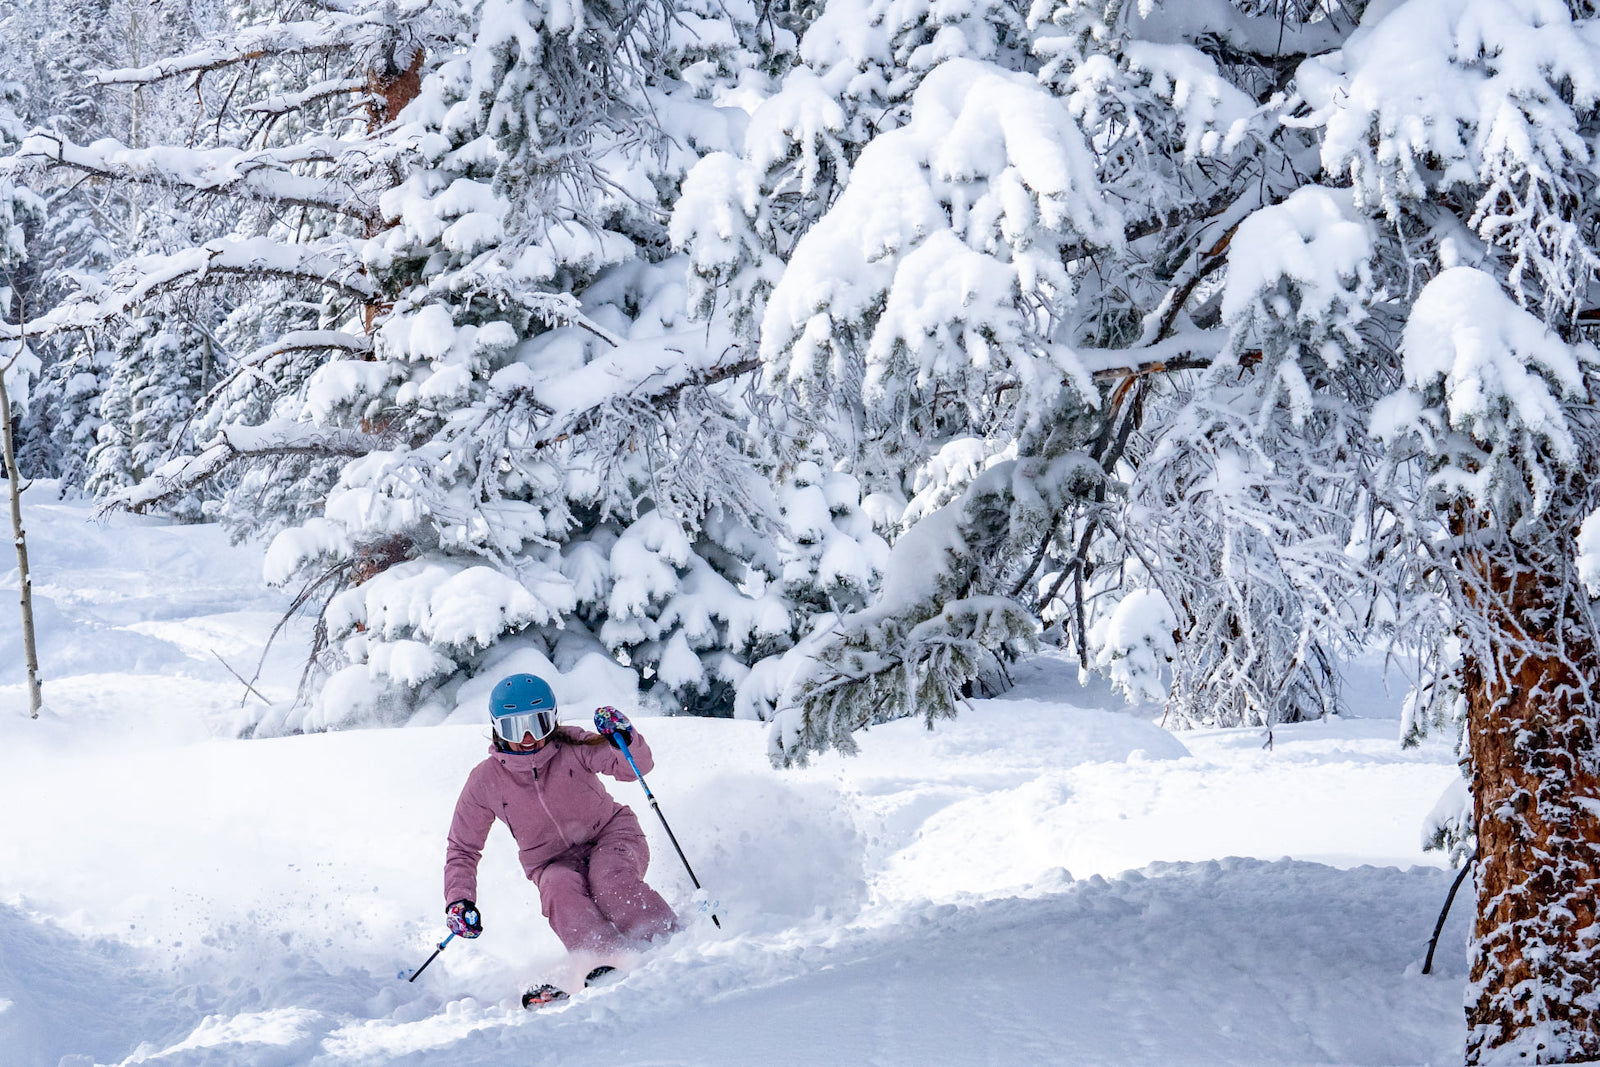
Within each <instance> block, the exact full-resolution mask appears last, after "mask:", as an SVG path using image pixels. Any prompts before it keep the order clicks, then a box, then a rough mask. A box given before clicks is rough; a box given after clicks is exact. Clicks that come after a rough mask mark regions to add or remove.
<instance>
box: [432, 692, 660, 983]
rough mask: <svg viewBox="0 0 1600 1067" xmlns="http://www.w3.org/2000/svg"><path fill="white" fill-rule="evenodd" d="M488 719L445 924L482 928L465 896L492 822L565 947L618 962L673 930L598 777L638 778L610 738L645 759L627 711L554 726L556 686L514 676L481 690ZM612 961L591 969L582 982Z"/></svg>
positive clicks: (470, 931) (638, 840) (454, 845)
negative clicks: (504, 834) (485, 753)
mask: <svg viewBox="0 0 1600 1067" xmlns="http://www.w3.org/2000/svg"><path fill="white" fill-rule="evenodd" d="M489 719H490V722H491V724H492V725H493V728H494V735H493V743H492V745H491V747H490V750H489V751H490V754H489V758H488V759H486V760H484V761H483V762H482V763H480V764H478V765H477V766H476V767H474V768H473V769H472V773H471V774H469V775H468V776H467V783H466V785H465V786H464V787H463V788H462V790H461V798H460V799H459V800H458V801H456V811H455V817H454V819H452V820H451V823H450V837H449V844H448V847H447V848H446V850H445V863H444V898H445V900H446V901H448V902H449V903H448V904H447V905H446V907H445V914H446V916H447V919H448V922H449V924H450V931H451V932H452V933H454V934H455V935H457V936H458V937H468V938H470V937H477V936H478V935H479V934H481V933H482V932H483V923H482V920H481V918H480V916H479V913H478V908H477V904H476V903H475V902H474V900H475V898H476V897H477V892H478V860H479V858H480V857H481V856H482V855H483V843H484V841H485V840H486V839H487V838H488V836H489V828H490V827H491V826H493V825H494V821H495V820H496V819H500V820H501V821H502V822H504V823H505V824H506V826H507V827H508V828H509V829H510V830H511V836H512V837H513V838H515V839H516V842H517V848H518V852H519V856H520V858H521V861H522V869H523V871H524V872H526V874H527V876H528V878H529V880H530V881H532V882H533V883H534V884H535V885H537V886H538V887H539V903H540V907H541V910H542V911H543V912H544V917H545V918H546V919H547V920H549V922H550V926H551V928H552V929H554V930H555V932H556V936H557V937H559V938H560V939H561V943H562V944H563V945H565V946H566V947H567V951H569V952H589V953H593V954H595V956H596V957H598V958H601V959H608V958H609V959H615V958H616V956H617V954H618V953H620V952H623V951H625V950H627V949H630V948H636V947H640V946H642V945H643V944H644V943H645V942H648V941H651V940H653V939H655V938H657V937H661V936H664V935H666V934H670V933H672V932H673V931H675V930H676V929H677V928H678V922H677V917H676V916H675V915H674V914H673V912H672V908H671V907H670V906H669V905H668V904H667V902H666V901H665V900H663V899H661V895H660V894H659V893H657V892H656V891H655V890H654V889H651V888H650V887H649V886H648V885H646V884H645V882H644V872H645V868H646V867H647V866H648V865H649V862H650V849H649V846H648V845H647V844H646V843H645V838H644V833H643V832H642V831H641V830H640V829H639V820H638V819H637V818H636V817H635V816H634V814H633V811H632V809H630V808H628V807H627V806H626V805H623V804H619V803H617V802H616V801H615V800H613V799H612V798H611V794H609V793H607V792H606V789H605V786H603V785H602V784H601V783H600V779H599V777H598V775H599V774H609V775H610V776H611V777H613V778H616V779H618V780H619V781H624V782H631V781H634V780H635V777H636V776H635V775H634V772H633V768H631V767H630V766H629V765H628V761H627V758H626V757H625V756H624V755H623V754H622V751H621V746H620V745H619V744H618V739H619V738H620V739H621V741H622V743H624V744H626V745H628V747H629V750H630V751H631V753H632V755H633V759H634V762H635V763H637V764H638V765H639V773H640V774H645V773H648V772H649V770H650V768H651V767H652V766H653V764H654V761H653V760H652V759H651V756H650V746H649V745H648V744H646V743H645V740H644V738H642V737H640V736H638V735H637V734H636V733H635V732H634V730H633V726H632V724H631V723H630V722H629V721H628V719H627V717H626V716H625V715H623V714H622V713H621V712H620V711H617V710H616V709H615V708H600V709H598V710H597V711H596V712H595V724H596V725H597V726H598V727H599V728H600V730H601V732H600V733H598V734H594V733H590V732H589V731H587V730H583V729H581V728H578V727H575V726H558V725H557V724H556V698H555V694H554V693H553V692H552V691H551V689H550V686H549V685H548V684H547V683H546V682H545V681H544V679H542V678H539V677H537V676H535V675H532V674H513V675H511V676H510V677H507V678H503V679H501V680H500V682H499V683H498V684H496V685H495V687H494V690H493V691H492V692H491V693H490V694H489ZM613 969H614V968H613V967H611V966H610V965H604V964H603V965H601V966H598V967H596V968H594V970H592V971H590V972H589V976H588V978H587V979H586V980H585V984H586V985H587V984H592V983H593V982H595V981H597V980H598V979H600V978H601V976H603V975H605V974H608V973H610V972H611V971H612V970H613ZM565 996H566V994H565V993H564V992H562V991H561V990H560V989H558V988H556V987H555V986H550V985H545V986H540V987H538V988H536V989H532V990H529V991H528V992H527V993H525V994H524V995H523V998H522V1002H523V1005H524V1006H525V1007H536V1006H538V1005H540V1004H546V1003H549V1002H550V1001H552V1000H560V999H563V998H564V997H565Z"/></svg>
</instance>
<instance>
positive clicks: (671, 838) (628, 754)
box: [423, 734, 722, 966]
mask: <svg viewBox="0 0 1600 1067" xmlns="http://www.w3.org/2000/svg"><path fill="white" fill-rule="evenodd" d="M611 737H612V738H613V739H614V740H615V741H616V742H617V744H618V745H619V746H621V748H622V754H623V755H624V756H626V757H628V766H630V767H632V768H633V775H634V777H635V778H637V779H639V784H640V785H642V786H644V798H645V799H646V800H648V801H649V802H650V806H651V807H652V808H654V809H655V811H656V818H658V819H660V820H661V826H662V828H663V829H665V830H666V831H667V840H669V841H671V842H672V847H673V848H675V849H677V850H678V858H679V859H680V860H682V861H683V869H684V870H686V871H688V872H689V881H691V882H693V883H694V887H695V888H696V889H701V888H702V886H701V885H700V879H698V878H696V877H695V876H694V868H693V867H691V866H689V857H688V856H685V855H684V854H683V846H682V845H680V844H678V835H677V834H675V833H673V832H672V827H671V826H670V825H668V824H667V817H666V816H665V815H663V814H661V805H660V804H657V803H656V795H655V794H654V793H652V792H650V783H648V782H646V781H645V780H644V775H642V774H640V773H639V765H638V764H637V763H635V762H633V753H632V752H629V751H628V742H626V741H624V740H623V739H622V738H621V737H619V736H618V735H616V734H612V735H611ZM711 921H712V922H713V923H715V924H716V926H717V929H718V930H720V929H722V920H721V919H718V918H717V913H716V912H712V913H711ZM440 947H441V948H442V947H443V946H440ZM423 966H427V964H423Z"/></svg>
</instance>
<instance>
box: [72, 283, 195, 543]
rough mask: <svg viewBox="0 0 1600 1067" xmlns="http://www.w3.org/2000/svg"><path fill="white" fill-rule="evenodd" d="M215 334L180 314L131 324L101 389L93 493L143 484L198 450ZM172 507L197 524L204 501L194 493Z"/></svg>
mask: <svg viewBox="0 0 1600 1067" xmlns="http://www.w3.org/2000/svg"><path fill="white" fill-rule="evenodd" d="M208 333H209V331H204V330H197V329H195V328H193V327H192V326H190V325H189V324H187V323H186V322H185V321H184V320H183V319H182V318H180V317H179V316H177V315H168V316H166V317H165V318H164V319H158V318H156V317H154V316H149V315H138V316H136V317H134V318H133V319H132V320H131V321H130V322H129V323H128V325H127V327H126V328H125V329H124V330H123V332H122V336H121V337H120V338H119V339H118V342H117V347H116V349H115V350H114V352H113V354H112V357H111V365H112V369H111V373H110V375H109V377H108V379H107V381H106V383H105V386H104V388H103V389H102V390H101V392H100V394H99V399H100V410H99V415H100V419H99V421H100V426H99V428H98V442H99V443H98V444H96V445H95V447H94V449H93V450H92V451H91V452H90V453H89V455H88V459H87V462H88V465H89V473H88V479H87V481H86V488H88V489H89V491H90V492H92V493H94V494H95V495H97V496H102V497H104V496H111V495H114V494H115V493H116V492H117V491H119V490H122V489H126V488H129V487H131V486H134V485H137V484H139V483H140V482H142V481H143V480H144V479H145V478H146V477H148V476H149V475H150V474H151V473H152V472H154V471H155V470H156V468H158V467H160V466H162V465H163V464H165V463H166V462H167V461H168V460H170V459H173V458H175V457H176V456H179V455H182V454H183V453H184V452H185V451H187V450H189V449H190V448H192V447H193V443H194V442H193V439H192V437H191V435H190V425H191V423H192V420H193V418H194V412H195V406H196V404H197V403H198V402H199V400H200V398H201V397H202V396H203V395H204V394H205V392H206V389H207V388H208V386H210V385H211V384H213V383H211V382H209V381H207V380H206V379H207V376H208V375H209V374H210V373H211V366H210V364H211V363H212V362H214V360H213V358H208V357H209V356H210V353H211V351H212V342H211V338H210V337H209V336H208ZM168 509H169V511H170V512H171V513H172V514H173V515H175V516H177V517H180V518H184V519H187V520H190V521H194V520H197V519H199V518H200V517H201V500H200V499H199V497H198V496H196V495H190V496H188V497H186V498H183V499H181V500H174V501H173V502H171V503H170V504H169V506H168Z"/></svg>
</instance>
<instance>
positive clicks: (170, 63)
mask: <svg viewBox="0 0 1600 1067" xmlns="http://www.w3.org/2000/svg"><path fill="white" fill-rule="evenodd" d="M401 6H402V7H407V8H412V9H413V10H411V11H393V10H392V9H389V8H387V7H383V8H376V9H374V10H371V11H368V12H364V13H362V14H341V13H329V14H327V15H324V16H323V17H322V18H320V19H315V20H308V21H304V22H276V23H268V24H266V25H262V26H251V27H249V28H247V29H245V30H243V31H241V32H240V33H239V34H238V35H237V36H235V37H234V38H233V39H232V40H231V41H229V42H227V43H226V44H219V45H215V46H213V47H210V48H202V49H199V50H197V51H194V52H189V53H187V54H186V55H181V56H172V57H170V58H168V59H163V60H161V61H159V62H156V63H151V64H148V65H146V66H143V67H122V68H120V69H117V70H101V71H96V72H95V74H94V80H95V81H96V82H97V83H98V84H100V85H149V84H151V83H153V82H159V81H165V80H166V79H168V78H178V77H182V76H184V75H186V74H204V73H206V72H207V71H213V70H222V69H223V68H225V67H232V66H237V65H238V64H241V63H251V62H254V61H256V60H259V59H267V58H269V57H276V56H310V55H325V54H327V53H330V52H343V51H350V50H353V49H356V48H359V47H363V46H370V45H378V44H380V43H381V42H382V39H383V37H384V36H385V35H386V34H388V33H391V32H393V31H392V29H391V28H390V27H389V26H387V25H385V16H386V15H387V16H389V17H392V18H396V20H397V22H398V23H401V24H403V20H404V19H405V18H407V17H410V16H414V15H416V14H417V13H418V12H419V11H420V9H421V8H423V7H425V6H426V3H425V2H424V3H420V4H406V5H401Z"/></svg>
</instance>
